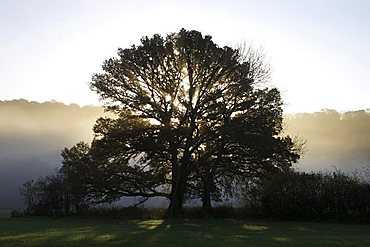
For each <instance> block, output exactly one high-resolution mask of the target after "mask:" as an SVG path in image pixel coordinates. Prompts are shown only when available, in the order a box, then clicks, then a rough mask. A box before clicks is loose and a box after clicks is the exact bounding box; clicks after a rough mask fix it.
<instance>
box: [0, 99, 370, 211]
mask: <svg viewBox="0 0 370 247" xmlns="http://www.w3.org/2000/svg"><path fill="white" fill-rule="evenodd" d="M103 113H104V112H103V110H102V108H99V107H93V106H86V107H79V106H78V105H64V104H62V103H56V102H47V103H37V102H28V101H26V100H14V101H3V102H1V101H0V209H1V208H16V207H21V206H22V201H21V198H20V196H19V192H18V188H19V187H20V186H21V185H22V183H23V182H25V181H26V180H29V179H36V178H38V177H39V176H40V175H46V174H48V173H50V172H52V171H53V170H54V169H55V168H56V167H58V166H59V165H60V156H59V154H60V151H61V150H62V149H63V148H64V147H71V146H73V145H74V144H75V143H77V142H78V141H80V140H84V141H86V142H90V141H91V140H92V127H93V124H94V123H95V120H96V119H97V118H98V117H99V116H101V115H103ZM285 123H286V134H290V135H292V136H295V135H298V136H300V137H302V138H303V139H305V140H306V141H307V147H306V148H307V152H306V154H305V155H304V157H303V159H302V160H301V164H300V165H298V167H299V169H301V170H306V171H307V170H313V169H315V170H317V169H333V166H336V167H337V168H339V169H342V170H346V171H350V170H354V169H361V168H362V167H364V166H367V165H370V138H369V136H370V114H369V112H368V111H357V112H347V113H344V114H339V113H338V112H336V111H333V110H326V111H323V112H319V113H311V114H307V113H304V114H295V115H288V116H286V117H285Z"/></svg>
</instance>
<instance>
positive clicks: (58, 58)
mask: <svg viewBox="0 0 370 247" xmlns="http://www.w3.org/2000/svg"><path fill="white" fill-rule="evenodd" d="M369 13H370V1H368V0H351V1H349V0H335V1H334V0H325V1H322V0H301V1H294V0H291V1H288V0H280V1H278V0H259V1H258V0H255V1H251V0H249V1H248V0H245V1H235V0H228V1H192V0H187V1H164V0H159V1H149V0H148V1H144V0H142V1H119V0H105V1H94V0H88V1H84V0H74V1H73V0H72V1H70V0H64V1H56V0H55V1H54V0H44V1H40V0H0V100H2V101H3V100H11V99H19V98H23V99H27V100H31V101H38V102H44V101H50V100H56V101H60V102H64V103H66V104H70V103H77V104H79V105H82V106H83V105H99V104H100V103H99V101H98V97H97V95H96V94H95V93H94V92H92V91H91V90H90V89H89V86H88V82H89V81H90V78H91V76H92V75H93V74H94V73H97V72H100V71H101V64H102V63H103V61H104V60H105V59H108V58H110V57H114V56H116V54H117V53H116V52H117V49H118V47H121V48H126V47H129V46H130V45H132V44H138V43H139V40H140V38H141V37H143V36H152V35H153V34H155V33H159V34H162V35H166V34H168V33H170V32H177V31H179V30H180V29H181V28H186V29H189V30H191V29H195V30H198V31H201V32H202V33H203V34H204V35H206V34H209V35H211V36H212V37H213V39H214V41H215V42H216V43H217V44H218V45H220V46H223V45H232V46H233V45H236V44H237V43H240V42H248V43H249V42H250V43H253V45H254V46H255V47H262V48H263V50H264V52H265V53H266V56H267V59H268V61H269V63H270V64H271V66H272V68H273V74H272V79H271V86H275V87H278V88H279V89H280V90H281V92H282V96H283V100H284V102H285V105H284V111H285V112H286V113H294V112H314V111H320V110H321V109H324V108H329V109H336V110H338V111H349V110H358V109H367V108H370V97H368V94H369V92H370V80H369V77H368V76H367V72H368V71H370V49H369V44H370V15H369Z"/></svg>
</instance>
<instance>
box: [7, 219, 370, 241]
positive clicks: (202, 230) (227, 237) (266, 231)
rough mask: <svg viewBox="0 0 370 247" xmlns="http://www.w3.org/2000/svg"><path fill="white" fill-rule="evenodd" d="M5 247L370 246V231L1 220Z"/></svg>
mask: <svg viewBox="0 0 370 247" xmlns="http://www.w3.org/2000/svg"><path fill="white" fill-rule="evenodd" d="M0 246H2V247H5V246H17V247H18V246H48V247H51V246H139V247H141V246H192V247H195V246H320V247H321V246H370V225H347V224H327V223H307V222H275V221H249V220H207V221H203V220H174V221H163V220H119V219H80V218H63V219H52V218H5V217H1V218H0Z"/></svg>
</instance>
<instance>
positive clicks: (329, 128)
mask: <svg viewBox="0 0 370 247" xmlns="http://www.w3.org/2000/svg"><path fill="white" fill-rule="evenodd" d="M285 123H286V128H287V131H286V132H287V133H289V134H291V135H298V136H300V137H302V138H303V139H305V140H306V142H307V145H306V148H307V151H306V153H305V155H304V156H303V159H302V160H301V162H300V163H301V164H300V165H299V167H300V169H301V170H305V171H309V170H322V169H334V167H335V168H337V169H341V170H343V171H348V172H354V171H355V170H363V168H364V167H369V165H370V111H369V109H368V110H366V111H365V110H360V111H352V112H345V113H338V112H336V111H335V110H323V111H321V112H316V113H310V114H308V113H301V114H294V115H287V116H285Z"/></svg>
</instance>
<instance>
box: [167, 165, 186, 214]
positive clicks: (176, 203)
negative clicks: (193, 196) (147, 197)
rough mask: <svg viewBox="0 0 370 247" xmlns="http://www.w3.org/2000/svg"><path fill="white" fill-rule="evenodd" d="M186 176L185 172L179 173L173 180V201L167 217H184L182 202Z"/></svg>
mask: <svg viewBox="0 0 370 247" xmlns="http://www.w3.org/2000/svg"><path fill="white" fill-rule="evenodd" d="M185 186H186V177H185V174H183V172H182V174H179V176H178V177H177V179H175V180H173V181H172V188H171V202H170V205H169V206H168V209H167V213H166V217H167V218H169V219H176V218H181V217H182V204H183V201H184V196H185Z"/></svg>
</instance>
